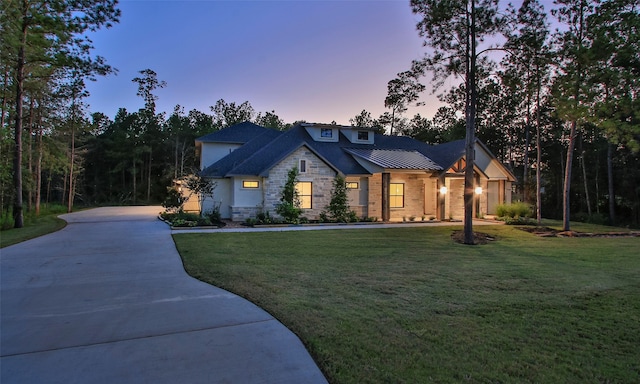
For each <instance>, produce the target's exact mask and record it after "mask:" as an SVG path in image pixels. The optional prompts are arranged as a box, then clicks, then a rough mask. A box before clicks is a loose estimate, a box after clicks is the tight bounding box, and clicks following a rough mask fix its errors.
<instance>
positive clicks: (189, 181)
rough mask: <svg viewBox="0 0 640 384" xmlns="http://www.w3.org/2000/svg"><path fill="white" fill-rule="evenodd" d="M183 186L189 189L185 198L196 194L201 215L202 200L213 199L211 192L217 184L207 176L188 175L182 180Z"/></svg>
mask: <svg viewBox="0 0 640 384" xmlns="http://www.w3.org/2000/svg"><path fill="white" fill-rule="evenodd" d="M184 186H185V187H186V188H187V189H188V190H189V196H188V197H187V198H186V200H189V198H190V197H191V196H193V195H196V196H197V198H198V208H199V210H200V216H202V214H203V213H204V212H202V210H203V206H204V201H205V200H206V199H207V198H210V199H213V193H214V191H215V189H216V186H217V184H216V183H215V182H214V181H213V180H212V179H209V178H207V177H201V176H198V175H189V176H187V177H186V178H185V180H184Z"/></svg>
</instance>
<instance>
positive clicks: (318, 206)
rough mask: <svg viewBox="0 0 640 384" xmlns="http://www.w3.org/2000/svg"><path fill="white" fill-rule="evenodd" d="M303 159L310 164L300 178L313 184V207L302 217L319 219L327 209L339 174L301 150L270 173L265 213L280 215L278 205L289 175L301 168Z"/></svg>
mask: <svg viewBox="0 0 640 384" xmlns="http://www.w3.org/2000/svg"><path fill="white" fill-rule="evenodd" d="M300 160H305V162H306V172H301V173H300V174H299V175H298V181H310V182H312V205H311V206H312V208H311V209H303V212H302V216H304V217H306V218H308V219H311V220H315V219H318V217H319V215H320V212H322V211H324V210H325V207H326V206H327V205H329V201H330V200H331V191H332V189H333V179H334V178H335V177H336V172H335V171H334V170H333V169H332V168H331V167H329V166H328V165H327V164H326V163H325V162H324V161H322V160H321V159H320V158H319V157H317V156H316V155H315V154H313V152H311V151H310V150H309V149H308V148H306V147H301V148H299V149H297V150H296V151H294V152H293V153H292V154H291V155H289V156H287V158H285V159H284V160H282V161H281V162H280V163H278V164H276V165H275V166H274V167H273V168H271V171H270V172H269V177H268V178H267V179H265V183H264V210H265V211H268V212H269V213H270V214H272V215H276V213H275V209H276V206H277V205H278V204H279V203H280V197H281V191H282V187H283V186H284V184H285V183H286V182H287V174H288V173H289V170H291V169H292V168H293V167H298V168H299V167H300Z"/></svg>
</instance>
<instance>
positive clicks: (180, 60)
mask: <svg viewBox="0 0 640 384" xmlns="http://www.w3.org/2000/svg"><path fill="white" fill-rule="evenodd" d="M119 7H120V9H121V10H122V17H121V20H120V23H119V24H116V25H115V26H114V27H112V28H111V29H108V30H101V31H99V32H98V33H96V34H94V35H92V36H91V37H92V39H93V41H94V46H95V47H96V49H95V51H94V53H95V54H97V55H101V56H104V57H105V58H106V59H107V62H108V63H109V64H111V65H112V66H114V67H116V68H117V69H118V71H119V72H118V74H117V75H116V76H114V75H111V76H107V77H103V78H99V79H98V81H97V82H89V84H88V89H89V92H90V93H91V96H90V97H89V98H88V99H87V100H86V101H87V103H88V104H89V105H90V108H89V110H90V111H91V112H103V113H105V114H106V115H107V116H109V117H110V118H113V117H114V116H115V114H116V112H117V110H118V108H120V107H125V108H127V110H128V111H130V112H133V111H137V110H138V109H139V108H141V107H143V105H144V102H143V100H142V98H140V97H139V96H136V90H137V84H135V83H133V82H132V81H131V80H132V79H133V78H134V77H136V76H138V71H140V70H142V69H146V68H150V69H153V70H154V71H156V72H157V74H158V79H159V80H164V81H166V82H167V86H166V87H165V88H164V89H161V90H158V91H157V92H156V94H157V96H158V98H159V99H158V102H157V108H158V111H159V112H162V111H165V112H167V113H171V111H172V110H173V108H174V106H175V105H176V104H180V105H181V106H183V107H184V108H185V110H186V111H189V110H191V109H194V108H195V109H198V110H200V111H202V112H206V113H210V109H209V106H212V105H214V104H215V103H216V101H217V100H218V99H224V100H225V101H227V102H236V103H238V104H239V103H242V102H244V101H249V102H250V103H251V105H252V106H253V107H254V109H255V110H256V112H266V111H271V110H275V112H276V114H278V115H279V116H280V117H281V118H282V119H283V120H284V121H285V122H287V123H291V122H294V121H295V120H306V121H309V122H326V123H328V122H331V121H333V120H335V121H336V122H337V123H339V124H349V118H352V117H354V116H355V115H357V114H359V113H360V111H361V110H363V109H366V110H367V111H369V112H371V113H372V115H373V117H375V118H377V117H378V116H379V115H380V114H381V113H383V112H384V111H385V108H384V98H385V96H386V93H387V82H388V81H389V80H391V79H393V78H394V77H395V76H396V74H397V73H398V72H401V71H405V70H407V69H408V68H409V66H410V63H411V60H413V59H415V58H418V57H420V56H421V55H422V53H423V52H424V48H423V47H422V43H421V39H420V38H419V36H418V33H417V32H416V29H415V24H416V21H417V17H416V16H415V15H413V14H412V13H411V9H410V7H409V2H408V0H387V1H371V0H369V1H348V0H336V1H304V0H297V1H212V0H204V1H177V0H176V1H159V0H153V1H151V0H149V1H142V0H140V1H128V0H123V1H121V2H120V6H119ZM423 101H426V103H427V104H426V105H425V106H422V107H419V108H417V109H412V110H411V111H410V113H411V116H412V115H413V114H414V113H416V112H418V113H420V114H421V115H422V116H426V117H431V116H432V115H433V113H434V112H435V110H436V109H437V107H438V106H439V105H440V104H439V102H438V101H437V100H436V99H435V97H434V96H431V95H430V91H427V92H425V94H424V96H423Z"/></svg>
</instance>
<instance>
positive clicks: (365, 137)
mask: <svg viewBox="0 0 640 384" xmlns="http://www.w3.org/2000/svg"><path fill="white" fill-rule="evenodd" d="M358 140H365V141H366V140H369V132H367V131H358Z"/></svg>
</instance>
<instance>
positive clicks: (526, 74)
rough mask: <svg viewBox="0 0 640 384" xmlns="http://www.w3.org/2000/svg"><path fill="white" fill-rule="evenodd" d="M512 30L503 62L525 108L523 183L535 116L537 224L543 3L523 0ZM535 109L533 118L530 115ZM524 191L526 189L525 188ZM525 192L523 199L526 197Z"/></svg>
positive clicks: (545, 68) (544, 62)
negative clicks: (513, 30)
mask: <svg viewBox="0 0 640 384" xmlns="http://www.w3.org/2000/svg"><path fill="white" fill-rule="evenodd" d="M514 18H515V20H516V33H512V34H510V35H509V38H508V40H507V42H506V44H505V46H506V48H507V49H510V50H512V54H511V55H508V56H507V57H506V58H505V62H504V64H505V65H507V66H508V68H509V69H510V70H511V74H512V79H518V80H519V81H518V85H519V87H517V88H516V89H512V92H510V94H514V93H516V92H517V91H518V90H521V91H522V92H524V97H522V98H521V99H522V101H523V102H524V109H525V116H526V121H525V129H526V144H525V159H524V172H523V185H524V186H525V188H526V187H527V180H528V177H529V164H528V160H527V159H528V156H526V155H528V151H529V135H528V134H529V129H530V127H531V125H532V122H533V121H534V120H535V132H536V134H535V137H536V139H535V140H536V145H535V146H536V167H535V168H536V183H535V184H536V197H535V200H536V216H537V221H538V225H540V223H541V220H542V195H541V183H542V175H541V158H542V149H541V142H540V140H541V138H540V135H541V108H542V92H543V89H542V88H543V86H545V82H546V81H545V80H546V78H547V76H548V73H549V67H550V58H549V56H550V52H549V47H548V46H547V40H548V37H549V26H548V23H547V16H546V13H545V12H544V8H543V6H542V5H541V4H540V3H539V2H538V1H537V0H525V1H524V2H523V3H522V6H521V7H520V8H519V9H518V11H517V12H515V15H514ZM533 111H535V118H534V117H533ZM525 191H526V189H525ZM526 200H527V199H526V195H525V201H526Z"/></svg>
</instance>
